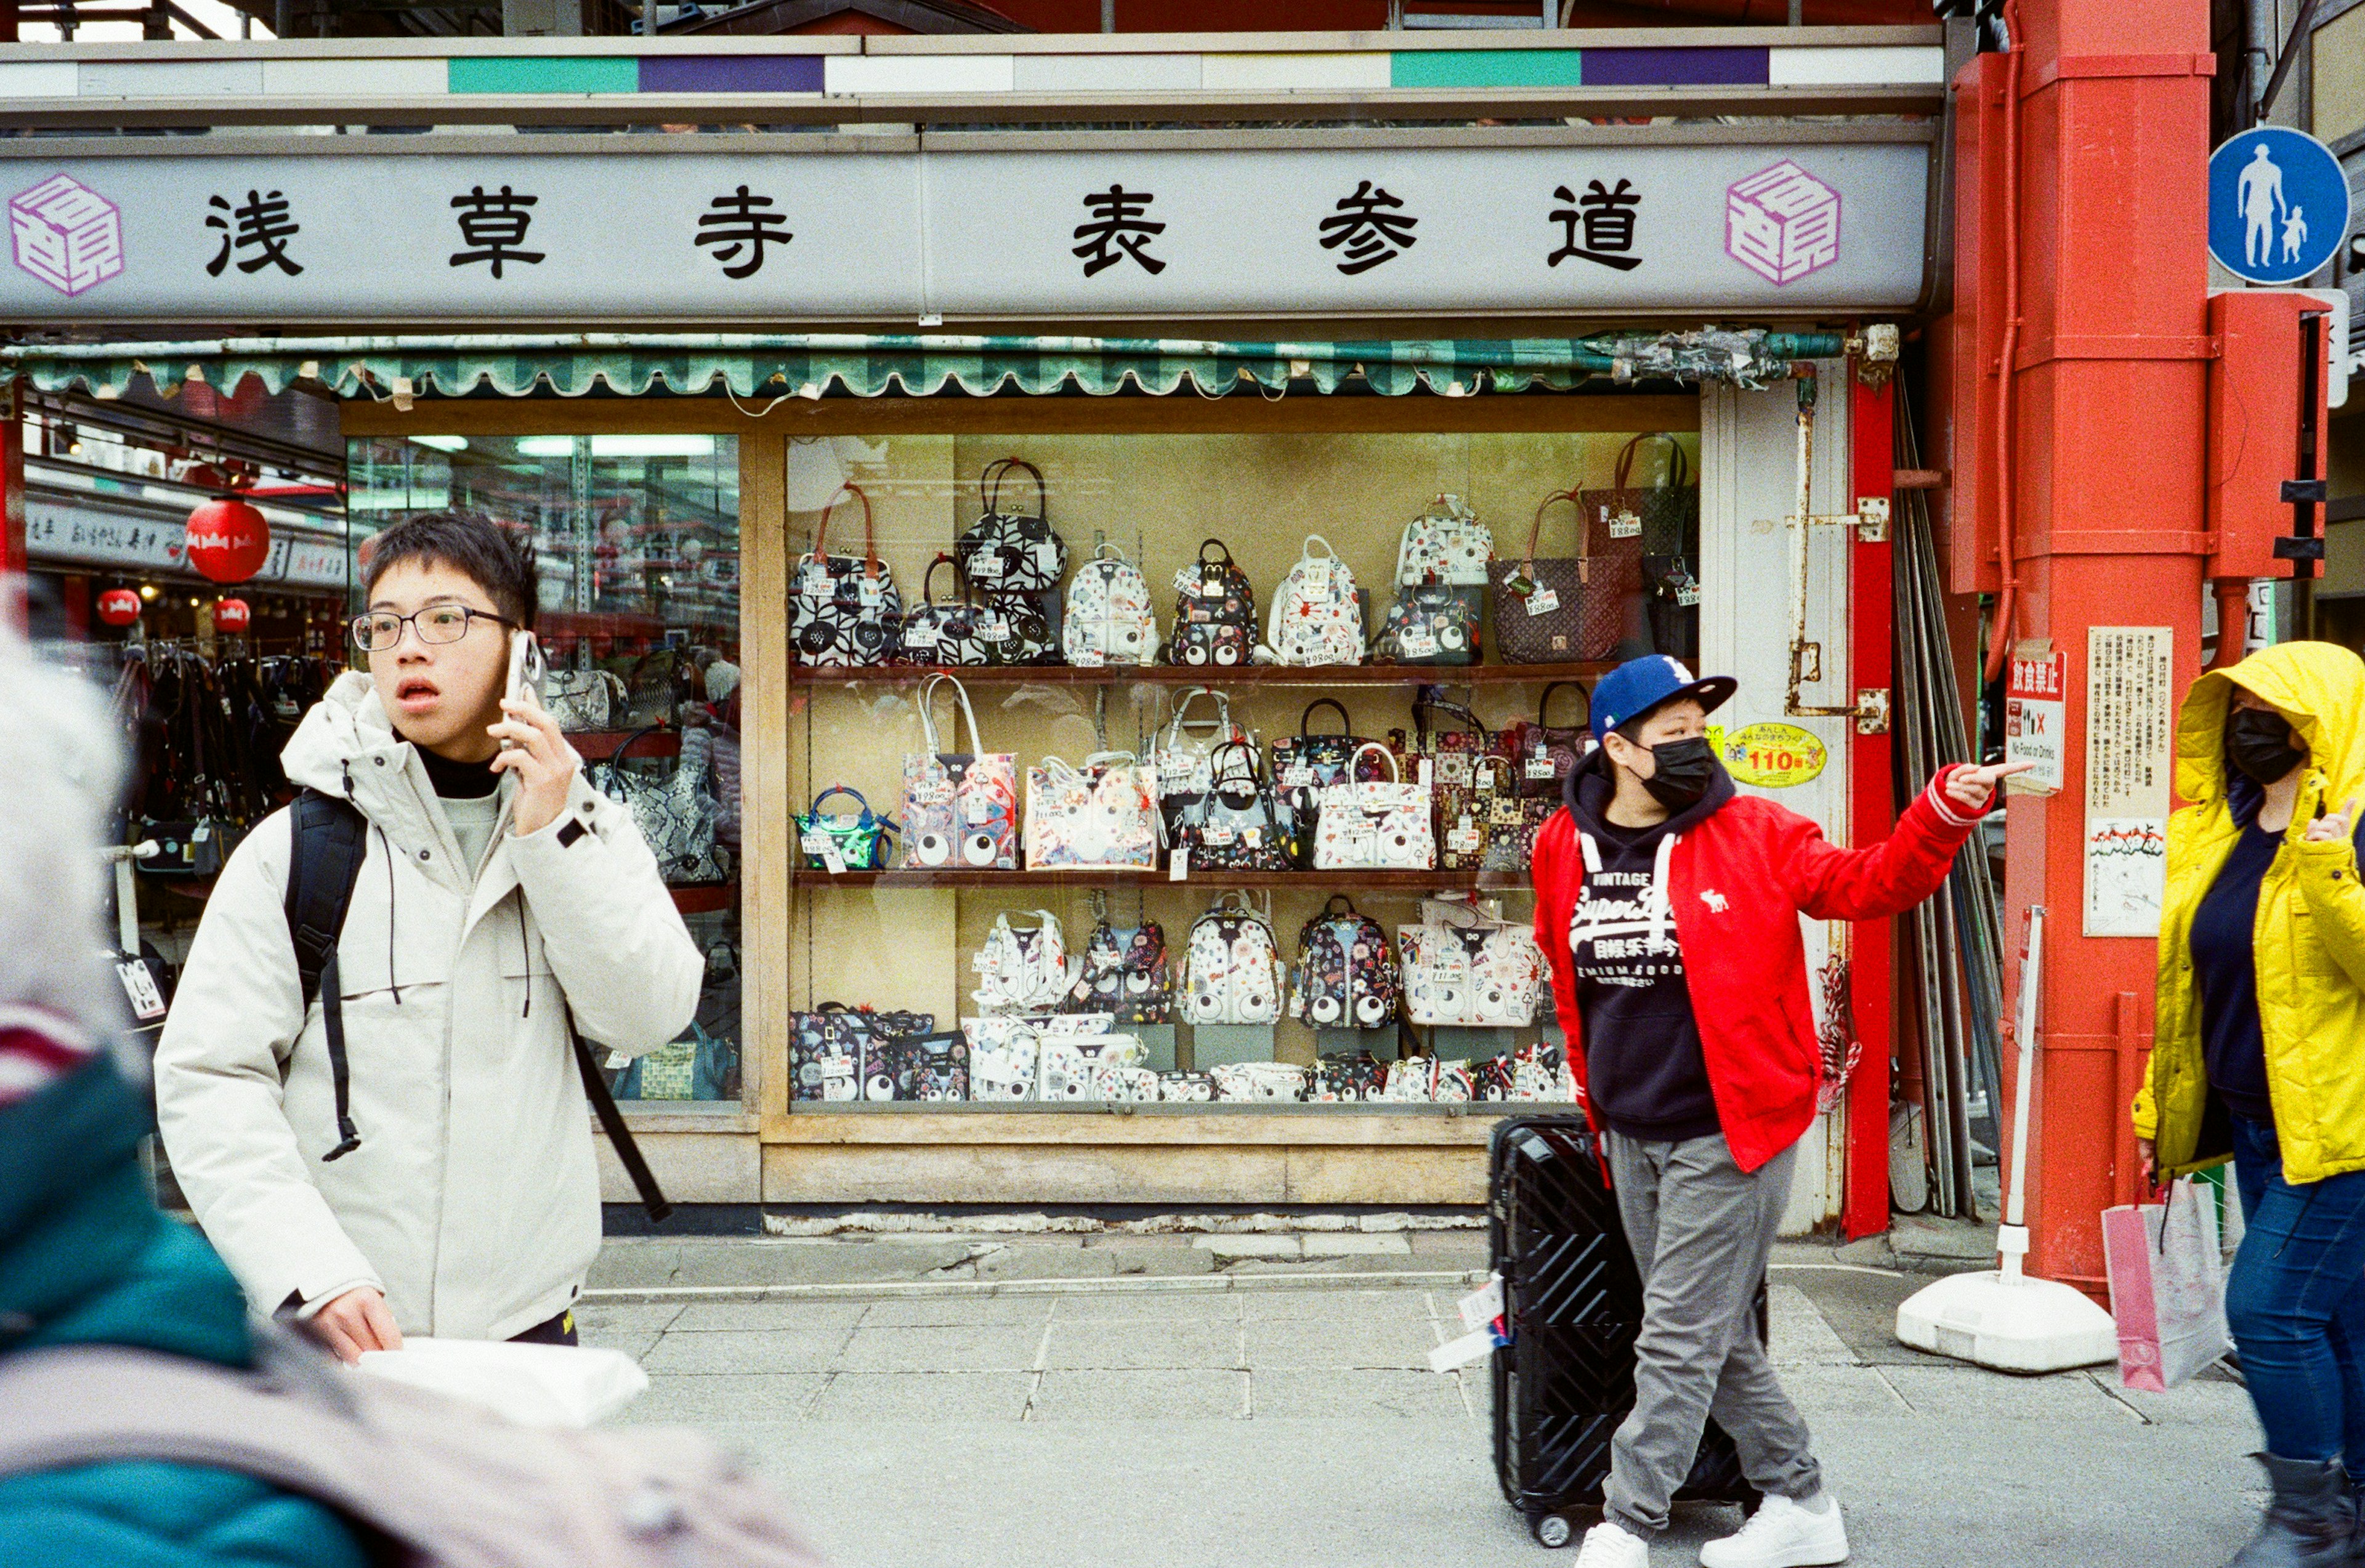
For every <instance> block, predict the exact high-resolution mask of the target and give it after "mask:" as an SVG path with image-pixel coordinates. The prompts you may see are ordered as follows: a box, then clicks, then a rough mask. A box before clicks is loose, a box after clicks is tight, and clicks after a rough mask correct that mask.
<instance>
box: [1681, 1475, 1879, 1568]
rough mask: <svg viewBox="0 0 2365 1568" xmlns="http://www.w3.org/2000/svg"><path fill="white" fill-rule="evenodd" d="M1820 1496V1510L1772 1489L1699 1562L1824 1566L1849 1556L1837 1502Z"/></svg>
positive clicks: (1746, 1567) (1738, 1567)
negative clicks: (1739, 1525) (1736, 1528)
mask: <svg viewBox="0 0 2365 1568" xmlns="http://www.w3.org/2000/svg"><path fill="white" fill-rule="evenodd" d="M1815 1500H1816V1501H1817V1502H1820V1503H1821V1504H1822V1505H1823V1511H1822V1512H1821V1513H1816V1512H1814V1511H1813V1510H1812V1509H1810V1508H1809V1507H1808V1506H1806V1505H1804V1504H1802V1503H1794V1502H1792V1501H1791V1500H1790V1499H1789V1498H1788V1497H1777V1496H1774V1495H1770V1494H1769V1495H1767V1497H1766V1498H1765V1501H1764V1502H1763V1503H1761V1504H1759V1505H1758V1508H1757V1512H1756V1513H1755V1514H1754V1515H1753V1516H1752V1517H1751V1518H1750V1520H1749V1522H1748V1523H1747V1524H1745V1525H1743V1526H1742V1527H1741V1529H1739V1530H1737V1531H1735V1532H1734V1533H1733V1534H1732V1535H1729V1536H1726V1537H1725V1538H1724V1539H1723V1540H1711V1541H1709V1543H1708V1544H1707V1545H1706V1546H1703V1547H1701V1548H1700V1568H1824V1565H1825V1564H1828V1563H1833V1562H1846V1561H1847V1554H1848V1540H1847V1525H1846V1523H1845V1521H1844V1520H1843V1519H1842V1518H1840V1506H1839V1504H1838V1502H1837V1501H1835V1500H1834V1499H1833V1497H1832V1496H1831V1495H1830V1494H1829V1493H1820V1494H1818V1495H1817V1496H1816V1498H1815ZM1637 1561H1638V1562H1639V1561H1640V1559H1637Z"/></svg>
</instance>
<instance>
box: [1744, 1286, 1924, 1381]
mask: <svg viewBox="0 0 2365 1568" xmlns="http://www.w3.org/2000/svg"><path fill="white" fill-rule="evenodd" d="M1770 1280H1771V1282H1773V1283H1775V1284H1786V1285H1792V1286H1795V1287H1797V1289H1798V1290H1799V1292H1800V1293H1802V1294H1804V1295H1805V1296H1806V1297H1807V1298H1808V1300H1810V1301H1811V1302H1812V1303H1814V1305H1815V1310H1816V1311H1818V1312H1820V1313H1821V1314H1822V1318H1823V1322H1824V1323H1825V1324H1826V1325H1828V1326H1829V1327H1830V1328H1831V1330H1832V1332H1833V1333H1834V1334H1836V1335H1838V1336H1839V1339H1840V1342H1841V1343H1842V1344H1844V1345H1845V1346H1846V1347H1847V1348H1848V1349H1849V1350H1854V1351H1855V1353H1856V1355H1857V1356H1858V1357H1859V1358H1860V1359H1861V1360H1863V1361H1867V1362H1870V1363H1871V1364H1873V1365H1875V1366H1903V1367H1931V1368H1945V1367H1956V1366H1960V1365H1961V1364H1962V1363H1961V1362H1959V1361H1949V1360H1948V1359H1947V1358H1945V1356H1933V1355H1930V1354H1928V1353H1927V1352H1925V1351H1922V1350H1912V1349H1911V1348H1909V1347H1907V1346H1905V1345H1902V1344H1900V1343H1899V1342H1898V1338H1897V1308H1898V1306H1899V1305H1900V1303H1902V1302H1903V1301H1904V1300H1905V1298H1906V1297H1907V1296H1910V1295H1911V1294H1913V1293H1914V1292H1915V1291H1918V1290H1920V1289H1921V1288H1922V1286H1924V1285H1926V1284H1928V1283H1929V1282H1930V1278H1929V1276H1927V1275H1913V1274H1889V1273H1867V1272H1865V1271H1862V1270H1857V1269H1841V1268H1836V1267H1797V1266H1788V1265H1786V1266H1782V1267H1778V1268H1777V1269H1775V1270H1774V1271H1772V1274H1771V1276H1770Z"/></svg>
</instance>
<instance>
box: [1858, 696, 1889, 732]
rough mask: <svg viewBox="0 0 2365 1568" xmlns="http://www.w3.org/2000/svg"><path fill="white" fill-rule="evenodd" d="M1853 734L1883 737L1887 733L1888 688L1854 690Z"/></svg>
mask: <svg viewBox="0 0 2365 1568" xmlns="http://www.w3.org/2000/svg"><path fill="white" fill-rule="evenodd" d="M1855 733H1856V734H1860V735H1885V734H1888V733H1889V688H1887V687H1885V686H1860V687H1858V688H1856V692H1855Z"/></svg>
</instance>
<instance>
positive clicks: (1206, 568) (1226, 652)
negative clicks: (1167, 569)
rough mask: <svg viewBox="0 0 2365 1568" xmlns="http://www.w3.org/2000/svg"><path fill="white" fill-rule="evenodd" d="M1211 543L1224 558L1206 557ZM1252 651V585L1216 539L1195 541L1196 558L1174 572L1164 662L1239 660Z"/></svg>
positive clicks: (1231, 662) (1222, 662) (1242, 661)
mask: <svg viewBox="0 0 2365 1568" xmlns="http://www.w3.org/2000/svg"><path fill="white" fill-rule="evenodd" d="M1210 549H1212V550H1215V551H1216V552H1217V553H1218V554H1220V555H1221V556H1222V557H1223V558H1222V559H1221V560H1217V561H1210V560H1209V559H1207V552H1208V551H1209V550H1210ZM1255 653H1256V589H1255V588H1253V587H1251V586H1250V583H1249V577H1248V574H1247V573H1246V572H1243V571H1241V570H1240V569H1239V566H1237V565H1235V564H1234V563H1233V561H1232V552H1231V550H1230V548H1229V547H1228V546H1227V545H1226V544H1225V543H1224V542H1223V541H1222V540H1220V539H1209V540H1206V541H1205V542H1203V543H1201V544H1200V546H1199V558H1198V559H1197V560H1196V561H1194V562H1193V563H1192V564H1191V565H1189V566H1185V567H1183V569H1182V570H1181V571H1179V572H1177V573H1175V574H1174V634H1173V636H1172V638H1171V639H1170V641H1169V643H1168V645H1167V657H1166V662H1167V663H1169V664H1176V665H1223V666H1231V665H1244V664H1247V663H1248V662H1249V660H1250V658H1251V657H1253V656H1254V655H1255Z"/></svg>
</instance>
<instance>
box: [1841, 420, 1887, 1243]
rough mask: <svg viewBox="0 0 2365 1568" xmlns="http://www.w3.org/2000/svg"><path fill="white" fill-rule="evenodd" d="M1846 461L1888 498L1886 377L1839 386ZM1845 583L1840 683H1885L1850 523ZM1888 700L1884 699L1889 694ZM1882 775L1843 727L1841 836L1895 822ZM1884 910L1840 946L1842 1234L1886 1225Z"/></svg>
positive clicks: (1879, 633)
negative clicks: (1845, 1050)
mask: <svg viewBox="0 0 2365 1568" xmlns="http://www.w3.org/2000/svg"><path fill="white" fill-rule="evenodd" d="M1848 390H1849V399H1848V410H1849V431H1848V452H1849V465H1850V468H1851V470H1852V477H1853V480H1854V484H1855V488H1854V490H1853V491H1851V493H1850V494H1849V495H1848V496H1847V497H1845V498H1844V499H1845V501H1846V503H1847V504H1848V505H1849V506H1851V507H1852V508H1854V509H1855V510H1856V512H1857V514H1858V515H1859V516H1861V515H1862V513H1863V509H1864V503H1865V502H1866V501H1867V500H1879V501H1883V502H1887V501H1889V500H1891V499H1892V498H1893V496H1892V487H1893V486H1894V484H1895V482H1896V474H1897V460H1896V456H1895V453H1894V441H1895V431H1894V427H1893V422H1892V421H1893V420H1894V419H1895V417H1896V409H1897V402H1896V390H1897V388H1896V383H1895V382H1894V381H1889V380H1884V381H1883V382H1881V384H1880V385H1879V386H1866V384H1865V383H1864V382H1863V381H1862V380H1860V379H1859V380H1856V381H1855V383H1854V384H1853V385H1852V386H1850V387H1849V389H1848ZM1851 548H1852V549H1853V552H1854V554H1853V557H1852V560H1851V564H1850V566H1849V574H1848V575H1849V583H1848V649H1849V655H1848V664H1849V669H1850V672H1851V677H1852V678H1851V679H1850V681H1849V685H1850V686H1851V688H1852V689H1855V690H1858V691H1866V690H1880V691H1887V690H1889V685H1890V681H1891V663H1892V651H1893V650H1892V643H1891V630H1892V622H1893V621H1894V609H1895V597H1896V596H1895V579H1894V578H1893V577H1891V576H1890V575H1889V540H1888V538H1887V537H1886V536H1884V537H1882V538H1880V539H1877V540H1871V539H1866V538H1864V537H1863V536H1862V534H1861V533H1860V532H1859V533H1858V534H1857V535H1856V537H1855V543H1854V544H1853V546H1852V547H1851ZM1893 703H1894V699H1892V705H1893ZM1895 793H1896V791H1895V790H1893V789H1892V788H1891V785H1890V780H1889V732H1888V731H1887V730H1885V729H1884V730H1882V731H1880V732H1879V733H1878V734H1862V733H1858V734H1854V735H1851V736H1849V737H1848V842H1849V843H1851V844H1873V843H1877V842H1878V841H1879V840H1880V839H1882V838H1884V837H1886V836H1888V834H1889V830H1890V829H1891V828H1893V827H1895V826H1896V825H1897V803H1896V801H1895V800H1894V799H1893V797H1894V795H1895ZM1893 925H1894V923H1893V922H1891V921H1887V920H1860V921H1857V922H1856V923H1855V932H1854V934H1853V936H1852V939H1851V943H1850V947H1849V956H1848V966H1849V970H1850V976H1851V979H1852V981H1853V991H1854V1002H1855V1028H1856V1037H1857V1039H1858V1040H1859V1041H1860V1042H1861V1043H1862V1045H1863V1048H1864V1054H1863V1056H1862V1057H1860V1058H1857V1061H1856V1066H1855V1077H1854V1078H1853V1079H1851V1080H1850V1081H1849V1083H1848V1092H1847V1178H1846V1180H1847V1186H1846V1192H1845V1194H1844V1198H1843V1200H1842V1203H1841V1206H1840V1228H1841V1229H1842V1230H1843V1231H1844V1232H1845V1233H1846V1236H1847V1238H1848V1239H1849V1240H1851V1241H1853V1240H1855V1238H1857V1237H1860V1236H1869V1235H1871V1234H1872V1233H1873V1232H1875V1231H1877V1230H1886V1229H1888V1228H1889V1050H1890V1048H1891V1041H1892V1039H1893V1037H1894V1035H1893V1030H1892V1028H1891V1025H1892V1023H1893V1020H1892V1018H1891V1016H1890V1008H1891V1005H1892V1001H1893V986H1892V984H1891V976H1892V974H1893V972H1894V961H1893V956H1894V951H1895V949H1894V947H1893V946H1892V945H1891V944H1892V927H1893Z"/></svg>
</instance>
